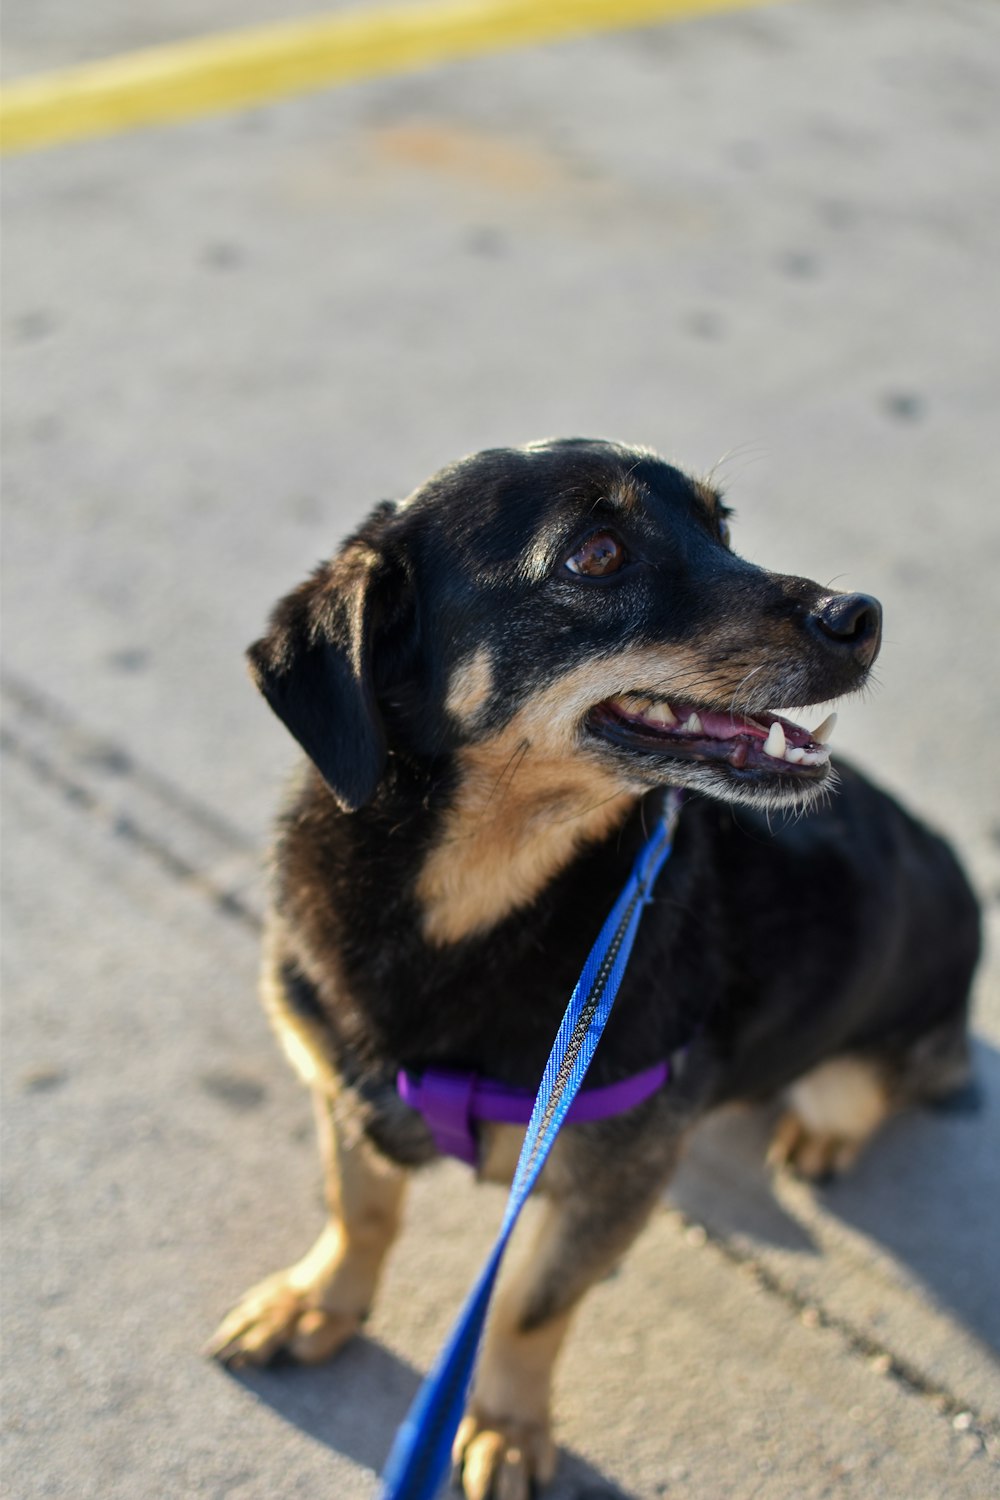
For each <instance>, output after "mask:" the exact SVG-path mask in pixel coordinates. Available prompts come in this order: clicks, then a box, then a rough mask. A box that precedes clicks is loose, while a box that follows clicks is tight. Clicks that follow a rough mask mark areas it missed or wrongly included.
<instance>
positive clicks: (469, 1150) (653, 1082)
mask: <svg viewBox="0 0 1000 1500" xmlns="http://www.w3.org/2000/svg"><path fill="white" fill-rule="evenodd" d="M669 1077H670V1063H669V1062H659V1063H655V1064H654V1066H653V1067H651V1068H646V1069H645V1071H644V1072H642V1073H633V1074H632V1076H631V1078H623V1079H621V1081H620V1082H618V1083H609V1084H607V1085H605V1087H604V1088H599V1089H584V1090H583V1091H582V1092H581V1093H579V1094H578V1095H577V1096H576V1098H575V1099H574V1101H573V1103H572V1104H571V1105H570V1107H569V1113H568V1114H567V1116H566V1124H567V1125H583V1124H586V1123H587V1122H588V1121H590V1120H604V1119H607V1118H608V1116H609V1115H620V1114H624V1113H625V1111H626V1110H627V1109H634V1108H635V1106H636V1105H637V1104H641V1103H642V1102H643V1100H644V1099H648V1098H649V1096H650V1095H651V1094H655V1093H656V1091H657V1089H659V1088H662V1086H663V1085H664V1084H665V1083H666V1082H667V1080H668V1078H669ZM396 1087H397V1089H398V1090H399V1095H400V1098H401V1099H402V1100H403V1101H404V1103H406V1104H408V1105H409V1106H410V1108H411V1109H415V1110H417V1111H419V1113H420V1114H422V1115H423V1117H424V1119H425V1120H426V1121H427V1124H428V1126H429V1127H430V1132H431V1135H432V1136H433V1137H434V1144H435V1145H436V1146H437V1148H438V1150H439V1151H441V1152H443V1154H444V1155H445V1156H457V1157H458V1159H459V1161H464V1162H468V1163H469V1165H470V1166H473V1167H474V1166H475V1165H476V1162H477V1160H478V1150H477V1144H476V1137H475V1133H474V1131H473V1121H475V1120H494V1121H498V1122H502V1123H503V1124H505V1125H527V1123H528V1121H529V1120H530V1118H531V1111H532V1108H533V1106H534V1103H535V1096H534V1094H532V1093H531V1092H530V1091H529V1090H528V1089H509V1088H507V1087H506V1086H505V1085H504V1084H502V1083H493V1082H492V1081H491V1080H490V1079H489V1078H480V1077H479V1076H478V1075H477V1074H475V1073H459V1072H455V1071H453V1070H452V1069H451V1068H426V1069H425V1070H424V1072H423V1073H409V1072H407V1070H406V1069H405V1068H403V1069H401V1070H400V1072H399V1074H398V1075H397V1077H396Z"/></svg>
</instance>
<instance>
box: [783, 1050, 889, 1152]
mask: <svg viewBox="0 0 1000 1500" xmlns="http://www.w3.org/2000/svg"><path fill="white" fill-rule="evenodd" d="M788 1102H789V1104H790V1105H791V1107H792V1109H793V1110H794V1111H795V1113H796V1114H797V1115H798V1117H799V1119H800V1120H801V1121H802V1123H803V1125H805V1126H806V1128H807V1129H808V1130H813V1131H817V1132H825V1133H828V1134H830V1135H842V1136H848V1137H851V1138H853V1139H860V1140H864V1139H866V1138H867V1137H868V1136H870V1135H871V1133H872V1131H873V1130H875V1129H877V1127H878V1126H879V1125H881V1123H882V1121H883V1120H884V1119H885V1117H886V1115H887V1114H888V1113H889V1100H888V1095H887V1092H886V1087H885V1084H884V1082H883V1080H882V1076H881V1074H880V1072H879V1070H878V1069H877V1067H876V1066H875V1064H874V1063H872V1062H869V1061H868V1060H867V1059H866V1058H863V1057H834V1058H831V1059H830V1061H829V1062H825V1063H821V1064H820V1066H819V1067H818V1068H814V1069H813V1070H812V1072H811V1073H807V1074H806V1075H805V1077H803V1078H800V1079H799V1080H798V1081H797V1082H796V1083H793V1084H792V1087H791V1088H790V1089H789V1091H788Z"/></svg>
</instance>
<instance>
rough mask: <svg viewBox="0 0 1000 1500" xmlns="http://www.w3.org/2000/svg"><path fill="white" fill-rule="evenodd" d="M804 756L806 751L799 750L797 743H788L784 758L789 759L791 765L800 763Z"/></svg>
mask: <svg viewBox="0 0 1000 1500" xmlns="http://www.w3.org/2000/svg"><path fill="white" fill-rule="evenodd" d="M805 758H806V752H805V751H804V750H800V749H799V748H798V746H797V745H789V746H788V748H787V749H786V751H785V760H787V761H789V762H790V763H791V764H792V765H793V766H797V765H800V764H801V763H802V761H804V760H805Z"/></svg>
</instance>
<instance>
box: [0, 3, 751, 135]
mask: <svg viewBox="0 0 1000 1500" xmlns="http://www.w3.org/2000/svg"><path fill="white" fill-rule="evenodd" d="M758 3H759V0H429V3H427V4H425V5H413V6H408V7H398V8H395V9H386V10H381V9H379V10H370V11H348V12H345V13H343V14H340V15H334V16H313V17H308V18H304V19H302V20H299V21H288V22H284V23H280V24H275V25H271V26H257V27H253V28H248V29H246V30H240V31H233V32H229V33H223V34H220V35H218V36H208V37H202V38H198V39H196V40H193V41H188V42H177V43H175V44H173V45H170V46H163V47H151V48H148V49H147V50H144V51H142V52H132V53H127V54H125V55H123V56H121V57H112V58H108V59H107V60H106V61H101V62H94V63H84V64H81V65H80V66H78V67H72V68H64V69H61V70H60V71H59V72H54V73H43V74H35V75H33V76H31V77H28V78H25V79H19V80H15V81H14V82H12V83H10V84H8V85H7V87H6V88H5V89H4V90H3V91H2V93H0V144H2V149H3V150H4V151H23V150H29V149H31V148H32V147H38V146H54V145H58V144H60V143H62V142H66V141H76V140H83V139H85V138H87V137H89V136H99V135H112V134H115V133H116V132H118V131H123V130H132V129H134V128H135V127H136V126H142V125H153V124H159V123H162V122H165V121H171V120H184V119H189V118H191V117H193V116H196V115H204V114H211V113H214V112H217V111H220V110H229V109H245V108H247V107H248V106H249V105H255V104H265V103H267V102H268V101H269V100H272V99H281V98H285V97H287V96H288V95H291V94H298V93H304V92H307V91H308V90H310V89H323V88H330V87H332V86H333V85H335V84H340V83H351V82H354V81H356V80H358V79H362V78H376V77H379V76H381V75H383V74H387V73H399V72H403V71H405V70H407V69H410V68H420V67H425V66H427V65H429V64H432V63H440V62H446V61H449V60H450V59H452V58H459V57H472V56H474V55H475V54H476V53H479V52H491V51H494V50H496V49H502V48H505V47H517V46H521V45H523V44H525V43H530V42H544V41H550V40H552V39H553V38H556V37H564V36H573V35H581V34H583V33H586V32H590V31H605V30H612V29H615V28H619V27H625V26H639V25H642V24H643V23H647V24H652V23H655V22H660V21H668V20H674V19H680V18H684V17H690V16H699V15H705V14H708V13H709V12H712V11H722V10H739V9H743V8H747V7H750V6H752V5H756V4H758Z"/></svg>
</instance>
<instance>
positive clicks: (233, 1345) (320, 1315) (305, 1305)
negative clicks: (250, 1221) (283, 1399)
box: [205, 1267, 361, 1369]
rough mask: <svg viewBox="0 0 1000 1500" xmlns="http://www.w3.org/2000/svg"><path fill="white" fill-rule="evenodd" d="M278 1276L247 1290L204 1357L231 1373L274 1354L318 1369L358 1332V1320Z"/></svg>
mask: <svg viewBox="0 0 1000 1500" xmlns="http://www.w3.org/2000/svg"><path fill="white" fill-rule="evenodd" d="M294 1269H295V1268H294V1267H292V1268H291V1270H289V1271H278V1272H277V1274H276V1275H274V1276H269V1277H268V1278H267V1280H266V1281H262V1282H260V1283H259V1284H258V1285H257V1286H255V1287H252V1288H251V1290H250V1291H249V1292H247V1294H246V1296H245V1297H244V1298H243V1300H242V1302H239V1303H238V1304H237V1305H236V1307H234V1308H233V1310H232V1312H231V1313H229V1315H228V1316H227V1317H225V1318H223V1320H222V1322H221V1323H220V1324H219V1327H218V1328H217V1329H216V1331H215V1334H214V1336H213V1337H212V1338H211V1339H210V1340H209V1342H208V1344H207V1345H206V1346H205V1353H206V1354H208V1355H210V1356H211V1357H212V1358H213V1359H217V1360H220V1361H221V1363H222V1364H224V1365H229V1366H230V1368H232V1369H239V1368H240V1367H241V1366H243V1365H266V1364H268V1363H269V1362H270V1361H271V1360H272V1359H275V1358H276V1357H277V1356H278V1355H288V1356H290V1357H291V1358H292V1359H296V1360H300V1361H301V1362H302V1363H303V1364H318V1363H319V1361H320V1360H323V1359H329V1358H330V1356H331V1355H332V1354H336V1352H337V1350H338V1349H340V1348H341V1346H342V1345H343V1344H346V1343H347V1341H348V1339H349V1338H351V1336H352V1335H353V1334H355V1333H356V1332H357V1331H358V1328H359V1327H360V1326H361V1319H360V1317H357V1316H351V1315H348V1314H345V1313H338V1312H331V1311H330V1310H329V1309H327V1308H325V1307H324V1306H323V1305H322V1303H321V1301H320V1299H319V1296H318V1292H317V1288H316V1287H315V1286H306V1287H302V1286H297V1285H296V1284H295V1281H294V1279H293V1275H292V1272H293V1271H294Z"/></svg>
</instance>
